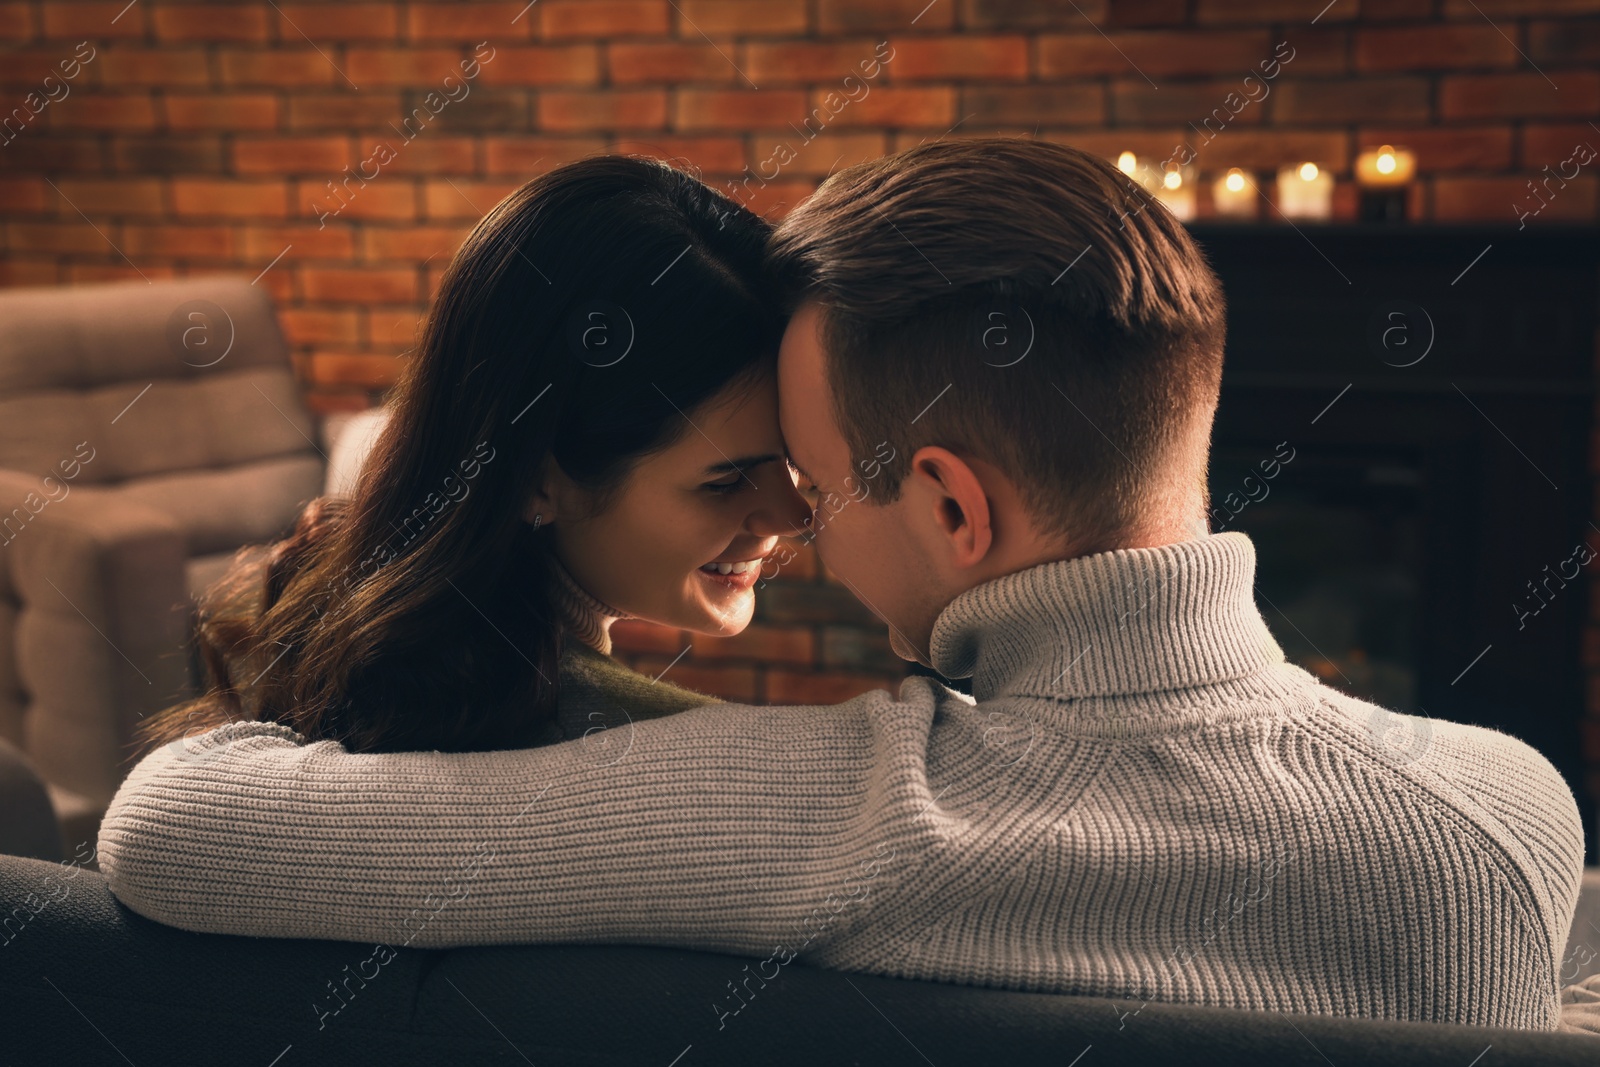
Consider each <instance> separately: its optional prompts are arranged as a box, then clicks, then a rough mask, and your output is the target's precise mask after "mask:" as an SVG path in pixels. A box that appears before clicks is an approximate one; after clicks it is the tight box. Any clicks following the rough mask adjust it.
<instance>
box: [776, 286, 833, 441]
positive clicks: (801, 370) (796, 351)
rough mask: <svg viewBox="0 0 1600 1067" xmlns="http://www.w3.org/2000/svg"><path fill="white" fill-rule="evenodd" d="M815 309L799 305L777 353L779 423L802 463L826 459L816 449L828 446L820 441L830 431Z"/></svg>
mask: <svg viewBox="0 0 1600 1067" xmlns="http://www.w3.org/2000/svg"><path fill="white" fill-rule="evenodd" d="M817 310H818V309H817V306H816V305H815V304H814V303H811V302H809V301H808V302H806V303H804V304H801V305H800V307H799V308H798V309H797V310H796V311H795V314H794V317H793V318H791V319H790V320H789V325H788V327H787V328H786V329H785V330H784V334H783V343H782V345H781V347H780V348H779V352H778V421H779V424H780V426H781V428H782V430H783V436H784V440H785V442H787V444H788V446H789V449H790V451H791V452H792V453H794V454H795V458H796V459H797V460H799V461H800V462H802V463H805V462H807V461H810V462H813V463H815V462H817V461H819V460H823V459H825V458H826V457H825V456H818V455H817V450H818V449H819V448H824V449H825V448H826V447H827V445H826V442H825V440H823V438H825V437H826V436H827V435H829V434H831V433H832V432H833V418H832V413H831V412H830V411H829V410H828V380H827V371H826V365H825V361H824V358H823V350H822V345H821V341H820V339H819V338H818V336H817V329H816V325H817Z"/></svg>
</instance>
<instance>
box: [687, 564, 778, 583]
mask: <svg viewBox="0 0 1600 1067" xmlns="http://www.w3.org/2000/svg"><path fill="white" fill-rule="evenodd" d="M764 562H765V559H755V560H750V561H749V565H748V566H747V567H746V569H745V570H744V571H743V572H740V573H733V574H718V573H716V572H715V571H708V570H706V569H705V568H704V567H700V568H696V570H695V573H696V574H698V575H700V577H702V578H704V579H705V580H706V581H707V582H709V583H711V584H712V585H717V586H721V587H724V588H727V589H749V588H751V587H752V586H754V585H755V584H756V581H757V579H759V578H760V577H761V565H762V564H763V563H764Z"/></svg>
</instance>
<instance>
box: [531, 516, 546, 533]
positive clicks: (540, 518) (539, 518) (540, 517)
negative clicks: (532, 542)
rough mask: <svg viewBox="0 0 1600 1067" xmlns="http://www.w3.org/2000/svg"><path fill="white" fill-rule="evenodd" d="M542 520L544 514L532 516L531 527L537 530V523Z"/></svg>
mask: <svg viewBox="0 0 1600 1067" xmlns="http://www.w3.org/2000/svg"><path fill="white" fill-rule="evenodd" d="M543 521H544V516H543V515H535V516H534V517H533V528H534V529H535V530H537V529H538V528H539V524H540V523H541V522H543Z"/></svg>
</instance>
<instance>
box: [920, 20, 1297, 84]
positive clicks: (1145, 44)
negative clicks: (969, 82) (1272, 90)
mask: <svg viewBox="0 0 1600 1067" xmlns="http://www.w3.org/2000/svg"><path fill="white" fill-rule="evenodd" d="M1272 57H1273V52H1272V41H1271V39H1270V38H1269V36H1268V34H1267V33H1265V32H1264V31H1259V30H1248V31H1246V30H1239V31H1226V30H1224V31H1214V32H1206V31H1196V30H1182V31H1177V32H1164V31H1163V32H1150V33H1116V34H1111V35H1109V36H1102V35H1101V34H1098V33H1092V32H1090V33H1074V34H1066V35H1051V36H1045V37H1041V38H1040V39H1039V76H1040V77H1041V78H1088V77H1096V76H1099V75H1106V74H1110V75H1116V76H1122V77H1128V76H1136V75H1137V74H1138V72H1139V71H1143V72H1144V73H1145V74H1146V75H1147V76H1149V77H1152V78H1153V77H1159V76H1161V75H1183V74H1227V73H1233V72H1234V71H1238V72H1239V80H1240V82H1241V83H1242V82H1243V80H1244V75H1245V74H1246V73H1249V72H1251V71H1253V70H1259V67H1258V64H1259V63H1261V62H1262V61H1266V60H1271V59H1272ZM1295 58H1296V59H1298V58H1299V55H1298V54H1296V56H1295ZM1292 62H1293V61H1292V60H1291V63H1292ZM1267 69H1268V70H1270V69H1271V68H1270V67H1269V68H1267ZM896 70H897V71H898V67H896ZM1257 77H1258V78H1259V77H1260V75H1259V74H1257Z"/></svg>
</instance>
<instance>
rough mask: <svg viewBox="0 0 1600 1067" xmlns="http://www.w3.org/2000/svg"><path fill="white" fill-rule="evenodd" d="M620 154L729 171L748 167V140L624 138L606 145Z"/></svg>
mask: <svg viewBox="0 0 1600 1067" xmlns="http://www.w3.org/2000/svg"><path fill="white" fill-rule="evenodd" d="M605 151H607V152H609V153H612V154H614V155H619V156H649V157H651V158H652V159H660V160H664V161H666V162H668V163H673V164H675V165H680V166H685V167H687V168H689V169H690V170H691V173H692V172H693V168H699V169H700V170H701V171H709V172H711V173H713V174H726V173H732V172H734V171H738V170H740V169H742V168H743V167H744V140H743V139H742V138H739V137H665V136H663V137H650V138H647V139H643V140H640V139H637V138H631V137H630V138H622V139H620V140H616V141H612V142H611V143H610V144H608V145H606V146H605Z"/></svg>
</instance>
